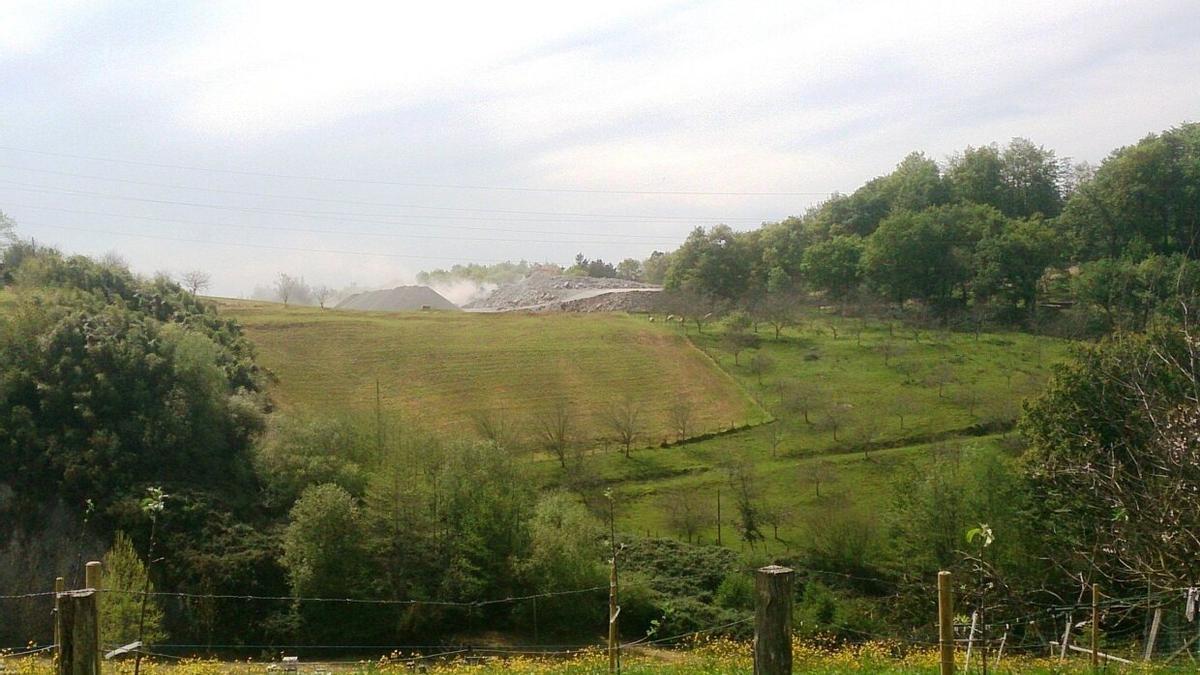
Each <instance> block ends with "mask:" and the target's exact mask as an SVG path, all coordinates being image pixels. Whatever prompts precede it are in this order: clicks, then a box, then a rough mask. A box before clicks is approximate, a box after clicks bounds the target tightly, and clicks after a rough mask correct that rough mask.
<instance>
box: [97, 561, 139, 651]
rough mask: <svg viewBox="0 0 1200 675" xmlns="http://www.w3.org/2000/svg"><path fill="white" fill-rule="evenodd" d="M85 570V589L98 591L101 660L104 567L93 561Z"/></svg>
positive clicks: (98, 639) (102, 649)
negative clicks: (101, 604)
mask: <svg viewBox="0 0 1200 675" xmlns="http://www.w3.org/2000/svg"><path fill="white" fill-rule="evenodd" d="M83 570H84V571H83V582H84V588H90V589H92V590H94V591H96V599H95V603H96V654H97V656H96V658H97V659H99V658H100V655H102V654H104V644H103V643H102V642H101V641H100V640H101V638H102V637H103V636H102V635H101V634H100V603H101V602H102V600H101V598H100V596H101V595H103V593H102V592H101V589H102V588H103V586H104V566H103V565H102V564H101V563H100V562H99V561H98V560H92V561H90V562H89V563H88V564H87V565H86V566H84V568H83ZM146 573H147V574H149V573H150V571H149V570H146Z"/></svg>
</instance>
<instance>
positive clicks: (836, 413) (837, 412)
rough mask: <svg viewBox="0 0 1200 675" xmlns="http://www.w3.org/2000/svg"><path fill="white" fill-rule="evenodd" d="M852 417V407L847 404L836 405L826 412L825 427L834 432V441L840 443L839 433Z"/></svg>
mask: <svg viewBox="0 0 1200 675" xmlns="http://www.w3.org/2000/svg"><path fill="white" fill-rule="evenodd" d="M849 417H850V405H849V404H846V403H834V404H833V405H831V406H829V408H828V409H827V410H826V411H825V420H824V426H825V428H826V429H829V430H830V431H832V432H833V441H834V442H835V443H836V442H837V441H838V431H840V430H842V429H843V428H844V427H845V426H846V422H847V421H848V419H849Z"/></svg>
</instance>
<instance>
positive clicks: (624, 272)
mask: <svg viewBox="0 0 1200 675" xmlns="http://www.w3.org/2000/svg"><path fill="white" fill-rule="evenodd" d="M617 278H618V279H628V280H629V281H641V280H642V263H641V261H640V260H637V259H636V258H626V259H624V260H622V261H621V262H619V263H617Z"/></svg>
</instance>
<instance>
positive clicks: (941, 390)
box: [927, 363, 957, 398]
mask: <svg viewBox="0 0 1200 675" xmlns="http://www.w3.org/2000/svg"><path fill="white" fill-rule="evenodd" d="M927 381H928V382H929V383H930V384H931V385H933V386H935V387H937V390H938V398H945V392H946V385H948V384H951V383H953V382H955V381H957V377H956V376H955V374H954V368H953V367H952V366H951V365H950V364H949V363H939V364H938V365H936V366H934V368H933V372H931V373H930V374H929V378H928V380H927Z"/></svg>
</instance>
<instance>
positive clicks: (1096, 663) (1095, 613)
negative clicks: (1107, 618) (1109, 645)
mask: <svg viewBox="0 0 1200 675" xmlns="http://www.w3.org/2000/svg"><path fill="white" fill-rule="evenodd" d="M1092 670H1093V671H1098V670H1100V584H1092Z"/></svg>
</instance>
